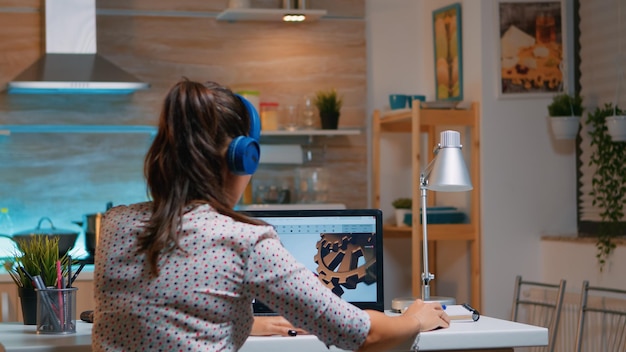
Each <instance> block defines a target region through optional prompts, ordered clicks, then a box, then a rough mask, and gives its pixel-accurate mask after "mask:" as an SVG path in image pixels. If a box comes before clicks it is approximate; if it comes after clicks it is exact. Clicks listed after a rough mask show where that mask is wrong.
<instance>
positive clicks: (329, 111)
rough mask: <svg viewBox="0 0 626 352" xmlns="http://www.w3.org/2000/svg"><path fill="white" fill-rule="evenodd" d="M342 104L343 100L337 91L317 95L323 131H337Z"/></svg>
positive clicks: (317, 93) (322, 92) (319, 92)
mask: <svg viewBox="0 0 626 352" xmlns="http://www.w3.org/2000/svg"><path fill="white" fill-rule="evenodd" d="M342 104H343V99H342V98H341V97H340V96H339V95H338V94H337V90H335V89H330V90H320V91H317V92H316V93H315V106H316V107H317V110H318V111H319V112H320V119H321V122H322V129H325V130H336V129H337V127H338V126H339V115H340V114H341V105H342Z"/></svg>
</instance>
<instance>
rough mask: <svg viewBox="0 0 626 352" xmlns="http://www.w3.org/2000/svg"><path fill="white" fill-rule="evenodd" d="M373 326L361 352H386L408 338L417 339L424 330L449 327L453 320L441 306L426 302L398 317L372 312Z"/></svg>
mask: <svg viewBox="0 0 626 352" xmlns="http://www.w3.org/2000/svg"><path fill="white" fill-rule="evenodd" d="M367 313H368V314H369V316H370V321H371V326H370V331H369V333H368V334H367V338H366V339H365V342H364V343H363V345H362V346H361V347H360V348H359V352H371V351H383V350H387V349H389V348H390V347H392V346H396V345H398V344H400V343H402V342H404V341H406V340H408V339H411V338H413V339H414V338H415V337H416V336H417V334H418V333H420V332H422V331H429V330H433V329H436V328H447V327H448V326H450V317H448V315H447V314H446V312H445V311H444V310H443V309H442V308H441V304H439V303H436V302H432V303H425V302H424V301H422V300H419V299H418V300H416V301H415V302H414V303H413V304H411V305H410V306H409V307H408V309H407V310H406V311H405V312H404V313H403V314H402V315H399V316H388V315H386V314H385V313H382V312H378V311H370V310H368V311H367Z"/></svg>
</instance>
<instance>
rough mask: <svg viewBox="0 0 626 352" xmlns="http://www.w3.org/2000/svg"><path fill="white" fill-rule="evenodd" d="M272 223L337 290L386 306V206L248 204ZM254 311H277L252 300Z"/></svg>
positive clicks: (367, 304) (359, 302) (356, 301)
mask: <svg viewBox="0 0 626 352" xmlns="http://www.w3.org/2000/svg"><path fill="white" fill-rule="evenodd" d="M242 213H244V214H247V215H248V216H251V217H255V218H259V219H262V220H264V221H266V222H267V223H269V224H270V225H272V226H274V228H275V229H276V232H277V233H278V236H279V237H280V241H281V242H282V244H283V246H284V247H285V248H286V249H287V250H288V251H289V252H290V253H291V254H292V255H293V256H294V257H295V258H296V260H298V261H299V262H301V263H303V264H304V265H305V266H306V267H307V268H308V269H310V270H311V271H312V272H313V273H314V274H315V275H317V277H318V278H319V279H320V281H321V282H322V283H323V284H324V285H325V286H326V287H328V289H330V290H331V291H333V292H334V293H335V294H336V295H337V296H339V297H341V298H342V299H344V300H346V301H347V302H350V303H351V304H353V305H355V306H356V307H359V308H361V309H375V310H379V311H383V310H384V299H383V238H382V212H381V211H380V210H378V209H336V210H248V211H243V212H242ZM253 308H254V313H255V315H271V314H273V313H274V312H273V311H272V310H271V309H270V308H269V307H267V306H265V305H264V304H263V303H262V302H260V301H258V300H256V301H255V302H254V303H253Z"/></svg>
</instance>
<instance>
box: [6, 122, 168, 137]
mask: <svg viewBox="0 0 626 352" xmlns="http://www.w3.org/2000/svg"><path fill="white" fill-rule="evenodd" d="M156 131H157V128H156V127H155V126H141V125H0V135H4V136H9V135H11V134H14V133H147V134H150V135H155V134H156Z"/></svg>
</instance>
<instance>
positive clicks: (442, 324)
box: [404, 299, 450, 331]
mask: <svg viewBox="0 0 626 352" xmlns="http://www.w3.org/2000/svg"><path fill="white" fill-rule="evenodd" d="M404 315H406V316H410V317H413V318H414V319H417V320H418V321H419V322H420V331H429V330H433V329H436V328H447V327H448V326H450V317H449V316H448V314H446V311H444V310H443V308H442V307H441V304H440V303H439V302H424V301H422V300H421V299H417V300H415V302H413V303H412V304H411V305H410V306H409V307H408V308H407V310H406V311H405V312H404Z"/></svg>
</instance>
